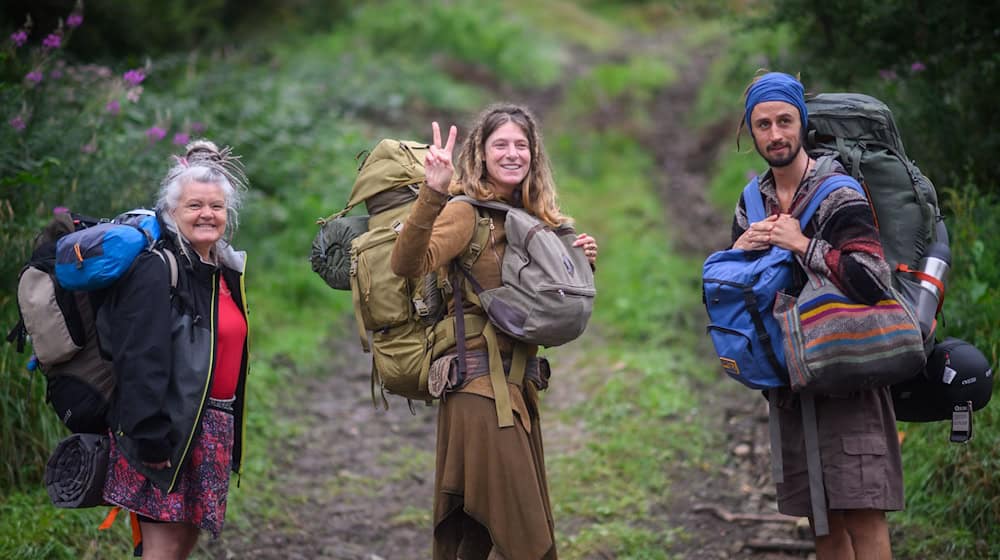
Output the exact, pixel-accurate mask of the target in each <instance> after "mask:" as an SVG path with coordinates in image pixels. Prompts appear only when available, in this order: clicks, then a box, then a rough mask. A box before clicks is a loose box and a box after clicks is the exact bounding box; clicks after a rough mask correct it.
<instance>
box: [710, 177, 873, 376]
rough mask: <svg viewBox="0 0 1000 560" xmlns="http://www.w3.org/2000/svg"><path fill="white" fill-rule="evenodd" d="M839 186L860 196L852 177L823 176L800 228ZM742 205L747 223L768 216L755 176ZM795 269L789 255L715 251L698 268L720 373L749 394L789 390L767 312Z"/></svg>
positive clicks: (777, 329) (777, 334)
mask: <svg viewBox="0 0 1000 560" xmlns="http://www.w3.org/2000/svg"><path fill="white" fill-rule="evenodd" d="M840 187H851V188H853V189H855V190H857V191H858V192H860V193H861V194H862V195H864V191H863V190H862V189H861V185H859V184H858V182H857V181H855V180H854V179H852V178H851V177H849V176H847V175H832V176H830V177H828V178H827V179H826V180H824V181H823V182H822V183H821V184H820V186H819V187H818V188H817V189H816V191H814V193H813V195H812V197H811V198H810V199H809V202H808V204H807V205H806V207H805V209H804V210H803V211H802V213H801V214H799V216H798V218H799V223H801V224H802V226H803V228H804V227H805V224H806V223H808V222H809V220H810V219H811V218H812V216H813V214H815V213H816V210H817V209H818V208H819V205H820V204H821V203H822V202H823V200H824V199H825V198H826V197H827V195H829V194H830V193H831V192H833V191H834V190H836V189H838V188H840ZM743 200H744V201H745V203H746V208H747V219H748V220H749V221H750V223H753V222H759V221H760V220H763V219H765V218H766V217H767V213H766V212H765V210H764V201H763V198H762V197H761V194H760V188H759V187H758V186H757V178H756V177H754V178H753V179H752V180H751V181H750V183H749V184H747V186H746V187H745V188H744V189H743ZM795 266H797V265H796V263H795V255H794V254H793V253H792V252H791V251H789V250H787V249H782V248H781V247H771V248H770V249H768V250H766V251H744V250H742V249H729V250H726V251H718V252H715V253H713V254H711V255H710V256H709V257H708V259H706V260H705V264H704V266H703V267H702V298H703V301H704V303H705V309H706V310H707V311H708V318H709V325H708V333H709V336H710V337H711V339H712V344H714V345H715V351H716V353H717V354H718V355H719V361H720V362H722V369H723V370H725V372H726V373H727V374H729V376H730V377H732V378H733V379H736V380H737V381H739V382H740V383H743V384H744V385H746V386H747V387H750V388H752V389H772V388H775V387H784V386H787V385H788V372H787V370H786V368H785V356H784V350H783V347H782V344H781V337H782V332H781V327H780V326H779V325H778V322H777V321H776V320H775V319H774V316H773V315H772V314H771V309H772V307H773V306H774V299H775V296H776V295H777V293H778V292H779V291H781V290H785V289H787V288H788V287H789V286H791V284H792V275H793V271H794V267H795Z"/></svg>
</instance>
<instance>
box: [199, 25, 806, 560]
mask: <svg viewBox="0 0 1000 560" xmlns="http://www.w3.org/2000/svg"><path fill="white" fill-rule="evenodd" d="M675 44H678V43H677V42H676V41H674V40H672V38H671V37H668V36H663V37H659V38H657V39H655V40H648V41H644V42H642V44H632V45H628V46H627V47H625V48H641V49H644V50H645V51H646V52H647V53H650V54H657V55H662V56H669V55H670V52H671V50H670V49H672V48H673V47H672V45H675ZM711 51H712V49H702V50H700V51H699V52H697V53H695V54H694V55H693V56H692V58H690V59H688V60H687V61H686V62H685V63H684V64H680V65H679V67H678V70H679V73H680V76H679V78H678V80H677V81H676V82H675V83H674V84H673V85H672V86H671V87H669V88H668V89H667V90H665V91H663V92H662V93H661V94H660V95H659V96H658V97H657V99H656V100H655V102H654V103H653V106H652V110H651V113H652V117H653V119H654V121H655V126H653V127H651V129H652V130H653V132H652V133H650V134H648V137H646V138H641V140H642V141H643V143H644V144H645V145H647V146H650V147H651V150H652V151H653V153H654V156H655V158H656V162H657V165H658V166H659V169H660V170H661V171H662V173H661V174H660V177H659V178H658V180H657V183H658V184H659V188H660V192H661V193H662V198H663V200H664V206H665V208H666V212H667V220H668V223H669V224H670V225H671V232H672V234H673V235H674V236H675V240H676V247H677V248H678V249H679V250H682V251H685V252H687V253H689V254H692V255H699V256H704V255H707V254H708V253H709V252H711V251H712V250H715V249H717V248H719V247H721V246H722V245H723V244H725V243H726V241H727V238H728V231H729V217H728V216H727V215H725V213H719V212H718V211H717V210H715V209H714V208H713V207H712V206H711V205H710V204H709V203H708V202H707V201H706V200H705V198H704V192H705V190H706V188H707V184H708V181H709V177H710V173H711V171H712V169H711V166H712V164H713V162H714V160H715V156H716V154H717V153H718V150H719V149H720V146H722V145H724V144H723V143H724V142H726V141H731V140H732V138H733V137H732V135H731V134H729V133H728V132H729V131H730V130H731V128H730V127H729V125H730V124H731V123H730V122H729V121H728V120H725V119H720V122H719V124H718V126H713V127H709V130H708V131H707V132H705V133H703V134H700V135H694V134H691V130H690V129H688V128H687V127H686V119H687V115H688V114H689V113H690V112H691V109H692V107H693V105H694V102H695V99H696V96H697V93H698V90H699V87H700V85H701V83H702V81H703V79H704V77H705V75H706V73H707V70H708V66H709V63H710V62H711ZM578 54H579V56H578V58H577V59H576V60H574V62H573V63H571V64H570V66H569V70H568V75H570V76H573V75H579V74H581V73H582V72H583V71H585V70H586V68H587V67H588V66H589V65H591V64H593V63H595V62H599V60H598V59H595V58H594V57H593V56H591V55H587V54H586V53H578ZM611 56H614V55H610V56H608V57H604V56H602V57H601V59H605V58H610V57H611ZM562 83H569V79H567V80H564V81H563V82H562ZM481 85H482V84H481ZM487 85H489V84H487ZM495 89H496V91H498V92H499V94H500V95H501V97H498V98H506V99H512V100H514V101H517V102H523V103H525V104H527V105H528V106H530V107H532V108H533V109H534V110H535V111H536V112H538V113H539V116H540V118H541V119H542V120H543V121H544V116H545V114H546V113H547V112H548V111H550V110H552V109H553V108H554V107H556V106H557V105H558V103H560V100H561V97H562V86H559V85H557V86H554V87H552V88H549V89H546V90H542V91H530V92H512V91H509V90H503V89H502V88H495ZM625 109H626V108H625V107H616V106H614V105H612V106H610V107H602V114H601V115H595V116H594V119H595V121H596V120H600V121H604V122H607V119H609V118H613V115H614V114H615V113H616V112H620V114H624V113H625ZM406 124H407V126H412V123H406ZM543 127H544V125H543ZM347 320H353V319H352V318H349V319H347ZM694 322H695V323H699V324H700V323H702V322H703V318H701V317H698V318H697V319H695V320H694ZM353 333H354V330H353V327H351V325H347V326H346V327H345V328H339V329H338V330H337V334H336V335H333V336H332V337H331V339H330V343H329V344H330V346H331V354H332V355H333V356H334V362H333V363H330V364H328V365H327V366H325V369H326V371H325V372H320V373H318V374H314V375H302V376H299V377H298V378H299V379H302V380H303V386H302V387H300V388H299V387H297V388H295V389H293V390H290V391H289V393H288V395H287V397H288V401H287V402H285V403H283V405H282V406H281V409H282V412H281V413H280V414H281V416H282V417H284V418H286V419H290V420H291V421H292V422H293V423H294V424H295V425H297V426H300V427H301V429H300V430H299V431H298V433H297V435H296V436H294V437H293V438H291V439H290V440H287V441H280V442H273V444H272V446H271V449H270V450H269V452H270V453H271V455H272V457H275V458H276V462H277V468H276V469H275V472H274V476H275V477H276V481H275V484H276V487H277V488H279V489H280V494H281V496H282V498H283V503H282V504H281V505H278V506H277V507H278V508H279V509H280V510H281V512H282V513H281V515H278V516H275V515H273V512H272V514H271V515H267V516H266V518H267V519H269V520H268V521H263V520H262V519H263V518H264V517H263V516H255V515H254V513H253V512H250V513H249V514H248V515H247V517H249V518H250V520H251V527H249V528H242V527H234V526H229V527H227V529H226V530H225V531H224V532H223V534H222V537H221V538H220V539H219V540H218V541H214V542H212V541H210V540H209V539H207V538H206V539H205V540H204V542H203V544H202V546H201V549H200V553H201V554H202V555H203V556H205V555H207V556H208V557H211V558H226V559H228V558H241V559H242V558H247V559H279V558H280V559H290V560H294V559H337V560H379V559H384V560H397V559H401V560H409V559H414V560H419V559H424V558H429V557H430V550H431V506H432V502H431V496H432V491H433V484H434V479H433V468H434V445H435V430H436V427H435V420H436V413H437V410H436V408H435V407H427V406H425V405H423V404H422V403H416V404H414V407H413V408H414V413H413V414H411V412H410V410H409V408H408V407H407V405H406V401H405V400H403V399H400V398H398V397H391V396H390V397H389V401H390V408H389V409H388V410H383V409H382V408H381V406H379V408H375V407H373V405H372V397H371V392H370V382H369V373H370V367H371V366H370V356H369V355H367V354H363V353H362V352H361V349H360V347H359V345H358V343H357V341H356V340H355V338H356V337H355V336H354V334H353ZM602 336H603V335H602V334H601V333H600V332H598V331H597V330H596V329H588V332H587V333H586V334H585V335H584V338H583V339H581V340H578V341H576V342H574V343H572V344H570V345H568V346H567V347H564V348H558V349H553V350H547V351H546V355H547V356H548V357H550V358H551V360H552V363H553V380H552V381H553V382H552V385H551V387H550V389H549V390H548V391H546V393H545V394H544V396H543V400H542V411H541V414H542V429H543V431H544V434H545V444H546V455H547V457H554V456H557V455H560V454H570V453H573V451H574V450H575V449H577V448H579V446H581V445H583V444H585V442H586V441H587V438H588V434H587V432H586V429H585V426H584V425H583V423H582V421H581V422H577V423H567V422H566V421H560V418H559V417H560V416H565V415H559V414H558V411H560V410H564V409H566V408H569V407H571V406H573V405H574V404H576V403H579V402H581V401H583V400H585V399H586V398H587V394H586V392H585V390H584V389H583V388H582V387H580V384H579V382H578V381H577V380H578V379H580V378H587V377H589V374H588V373H580V375H574V372H581V370H584V371H585V370H586V369H588V368H590V369H591V371H596V374H599V373H600V371H597V368H602V367H603V368H607V367H610V366H608V365H606V364H605V365H602V364H594V363H592V362H589V361H587V360H584V359H583V358H582V355H581V354H582V350H581V349H583V348H586V347H591V346H593V345H599V344H601V343H602V342H601V340H602ZM701 350H702V351H704V352H711V347H710V345H708V343H707V341H706V343H705V346H704V347H703V348H702V349H701ZM709 363H710V362H709ZM286 365H287V367H293V368H294V367H295V365H294V363H288V364H286ZM720 375H721V374H720ZM703 389H704V390H703V391H702V392H701V394H703V395H704V396H705V400H704V402H701V403H699V404H698V406H699V409H700V410H702V411H703V414H707V415H708V417H709V418H710V420H711V421H710V428H709V429H716V430H719V431H720V433H725V434H726V438H725V443H726V445H727V450H728V452H729V453H728V457H729V461H728V463H727V465H726V466H725V468H723V469H722V470H721V471H719V472H692V471H690V470H685V467H684V466H683V465H681V464H677V465H673V464H664V465H662V468H664V469H667V470H672V471H673V472H671V473H670V476H669V479H670V480H671V481H672V489H671V491H670V495H669V496H667V497H666V498H665V499H664V501H663V503H661V504H658V505H657V506H656V507H654V509H653V510H652V511H651V515H650V517H649V518H647V519H642V520H639V521H640V522H641V523H642V524H643V525H644V526H647V527H649V526H652V527H662V528H663V530H664V531H667V530H670V529H673V528H678V527H683V528H684V530H685V538H683V539H676V541H678V542H676V544H675V546H673V547H671V549H670V550H669V551H668V552H669V553H670V554H672V555H674V556H675V557H679V558H685V559H686V558H692V559H700V558H705V559H712V558H720V559H721V558H752V559H758V560H764V559H766V560H779V559H790V558H804V557H807V555H808V554H809V551H808V548H809V547H808V546H806V545H808V544H809V543H808V541H807V540H806V541H803V540H802V538H803V534H802V529H801V528H797V527H796V525H795V524H794V520H791V521H789V520H784V519H782V520H779V521H774V520H772V519H773V518H772V516H775V514H776V513H777V512H776V511H775V509H774V496H773V492H774V487H773V484H772V483H771V481H770V474H769V468H770V467H769V465H770V458H769V449H768V440H767V429H766V405H765V401H764V400H763V398H761V397H760V396H759V395H758V394H756V393H754V392H752V391H746V390H743V389H742V388H740V387H736V386H735V384H732V383H730V382H728V381H727V380H723V379H720V380H719V383H718V384H713V385H711V386H707V387H704V388H703ZM254 452H255V453H262V452H263V451H262V450H254ZM550 476H551V473H550ZM231 491H232V492H253V491H254V482H253V481H250V480H244V481H243V485H242V488H239V489H237V488H233V489H232V490H231ZM729 514H748V515H749V516H750V517H751V518H753V517H756V519H754V520H748V521H739V520H738V518H737V519H732V520H730V521H725V520H724V519H723V518H725V517H726V516H727V515H729ZM576 523H577V522H576V521H574V520H570V519H560V518H558V516H557V518H556V531H557V537H558V536H559V534H560V532H562V531H563V528H570V526H571V525H573V524H576ZM755 542H756V543H757V544H766V543H771V544H776V545H783V546H786V547H793V548H794V547H804V548H805V550H802V551H797V552H781V551H775V550H769V549H758V548H751V547H749V546H748V545H750V544H753V543H755ZM605 557H606V556H601V558H605ZM512 560H513V559H512Z"/></svg>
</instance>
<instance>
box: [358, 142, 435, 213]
mask: <svg viewBox="0 0 1000 560" xmlns="http://www.w3.org/2000/svg"><path fill="white" fill-rule="evenodd" d="M429 149H430V146H428V145H427V144H423V143H420V142H412V141H409V140H394V139H391V138H385V139H383V140H381V141H379V143H378V144H376V145H375V147H374V148H372V151H371V152H369V153H368V154H367V155H366V156H365V158H364V159H363V160H362V162H361V166H360V167H359V168H358V177H357V179H355V180H354V187H353V188H352V189H351V196H350V198H349V199H348V201H347V208H353V207H354V206H356V205H358V204H360V203H361V202H364V201H366V200H368V199H370V198H371V197H373V196H375V195H377V194H380V193H383V192H386V191H390V190H393V189H397V188H399V187H405V186H408V185H413V184H415V183H420V182H421V181H423V180H424V156H425V155H426V153H427V151H428V150H429Z"/></svg>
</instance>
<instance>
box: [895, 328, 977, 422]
mask: <svg viewBox="0 0 1000 560" xmlns="http://www.w3.org/2000/svg"><path fill="white" fill-rule="evenodd" d="M992 395H993V369H992V368H991V367H990V363H989V361H988V360H987V359H986V357H985V356H983V353H982V352H980V351H979V350H978V349H977V348H976V347H975V346H973V345H971V344H969V343H968V342H966V341H964V340H960V339H957V338H946V339H945V340H944V341H943V342H939V343H937V344H936V345H935V346H934V350H933V351H932V352H931V355H930V356H929V357H928V358H927V367H926V368H925V369H924V373H923V375H918V376H916V377H914V378H913V379H911V380H909V381H904V382H903V383H897V384H896V385H893V386H892V401H893V405H894V408H895V410H896V419H897V420H901V421H904V422H934V421H937V420H949V419H951V412H952V407H953V406H954V405H955V404H956V403H963V402H966V401H972V409H973V410H979V409H980V408H983V407H984V406H986V403H988V402H990V397H991V396H992Z"/></svg>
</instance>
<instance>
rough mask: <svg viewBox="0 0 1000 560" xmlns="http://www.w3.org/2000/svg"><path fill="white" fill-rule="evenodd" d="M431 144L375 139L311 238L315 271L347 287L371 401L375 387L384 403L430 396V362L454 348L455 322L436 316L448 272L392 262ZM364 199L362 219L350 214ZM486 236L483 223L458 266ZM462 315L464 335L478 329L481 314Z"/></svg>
mask: <svg viewBox="0 0 1000 560" xmlns="http://www.w3.org/2000/svg"><path fill="white" fill-rule="evenodd" d="M428 149H429V146H427V145H426V144H422V143H418V142H411V141H407V140H395V139H383V140H381V141H379V142H378V143H377V144H376V145H375V147H374V148H373V149H372V150H371V151H370V152H369V153H368V154H367V155H366V156H365V157H364V158H363V160H362V162H361V165H360V167H359V169H358V176H357V179H356V180H355V182H354V186H353V188H352V190H351V194H350V197H349V199H348V202H347V205H346V206H345V208H344V209H343V210H341V211H340V212H338V213H336V214H334V215H332V216H330V217H328V218H325V219H322V220H320V221H319V222H320V224H321V227H320V231H319V232H318V233H317V235H316V238H315V239H314V240H313V247H312V255H311V261H312V266H313V270H314V271H316V273H317V274H319V275H320V276H321V277H323V279H324V280H325V281H326V282H327V284H329V285H330V286H331V287H333V288H336V289H345V290H350V291H351V296H352V299H353V303H354V315H355V321H356V324H357V329H358V337H359V339H360V342H361V346H362V348H363V349H364V351H365V352H369V353H371V354H372V373H371V382H372V399H373V401H375V399H376V389H378V392H379V393H380V394H381V397H382V402H383V404H384V405H385V406H388V401H386V399H385V393H391V394H395V395H400V396H402V397H405V398H407V399H410V400H411V401H412V400H421V401H430V400H432V397H431V395H430V393H429V392H428V391H427V378H428V372H429V368H430V363H431V361H432V360H433V359H434V358H436V357H438V356H440V355H442V354H443V353H444V352H445V351H446V350H448V349H449V348H451V347H453V346H454V345H455V329H454V326H453V322H450V321H441V318H442V317H443V315H444V313H445V311H446V307H447V306H446V304H445V302H446V299H445V298H446V297H447V296H448V295H449V294H450V284H449V283H448V281H447V271H437V272H434V273H431V274H428V275H426V276H424V277H423V278H416V279H415V278H405V277H402V276H397V275H396V274H395V273H393V272H392V268H391V265H390V260H391V259H390V257H391V255H392V248H393V245H394V244H395V242H396V238H397V237H399V232H400V230H401V229H402V226H403V223H404V222H405V221H406V217H407V216H408V215H409V213H410V210H411V209H412V207H413V203H414V202H415V201H416V198H417V192H418V190H419V187H420V184H421V183H422V182H423V181H424V165H423V161H424V156H425V155H426V153H427V150H428ZM361 203H364V204H365V208H366V209H367V211H368V215H367V216H347V213H348V212H350V211H351V209H353V208H354V207H355V206H357V205H358V204H361ZM488 235H489V229H488V222H486V221H483V220H480V221H479V223H478V224H477V228H476V233H475V234H474V237H473V242H472V243H471V244H470V247H469V248H468V249H467V251H466V253H465V254H464V255H463V256H462V258H461V260H462V263H463V265H465V266H469V267H471V265H472V263H473V262H475V260H476V259H477V258H478V256H479V252H480V251H481V250H482V248H483V247H484V246H485V240H486V238H487V237H488ZM465 319H466V321H465V326H466V338H472V337H476V336H479V335H481V334H482V333H483V329H484V328H485V326H486V321H485V320H484V319H483V318H482V317H478V316H472V315H467V316H465Z"/></svg>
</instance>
